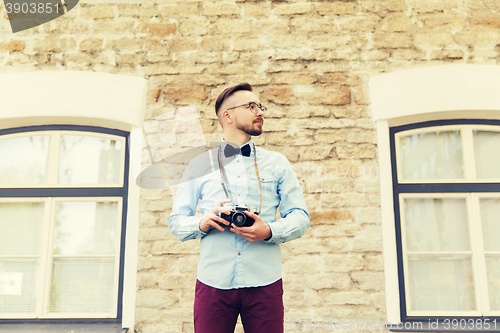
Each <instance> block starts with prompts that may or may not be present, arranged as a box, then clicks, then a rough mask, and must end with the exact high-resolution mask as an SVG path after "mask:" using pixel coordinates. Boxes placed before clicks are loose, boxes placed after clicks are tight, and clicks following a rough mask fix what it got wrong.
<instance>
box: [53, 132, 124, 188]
mask: <svg viewBox="0 0 500 333" xmlns="http://www.w3.org/2000/svg"><path fill="white" fill-rule="evenodd" d="M121 149H122V144H121V141H115V140H111V139H103V138H96V137H90V136H77V135H63V136H62V137H61V151H60V161H59V183H60V184H97V183H99V184H111V183H119V182H120V166H121V160H120V156H121Z"/></svg>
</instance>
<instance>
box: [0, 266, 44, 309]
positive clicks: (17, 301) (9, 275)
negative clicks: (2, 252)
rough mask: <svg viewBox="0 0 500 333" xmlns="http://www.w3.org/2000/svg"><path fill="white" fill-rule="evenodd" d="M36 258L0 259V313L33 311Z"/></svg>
mask: <svg viewBox="0 0 500 333" xmlns="http://www.w3.org/2000/svg"><path fill="white" fill-rule="evenodd" d="M38 278H39V277H38V259H0V313H34V312H35V310H36V294H37V286H36V284H37V281H38Z"/></svg>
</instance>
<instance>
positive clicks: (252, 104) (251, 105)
mask: <svg viewBox="0 0 500 333" xmlns="http://www.w3.org/2000/svg"><path fill="white" fill-rule="evenodd" d="M240 106H247V107H248V108H249V109H250V111H251V112H252V113H257V112H259V110H260V111H262V112H266V111H267V108H266V107H265V106H264V105H262V104H261V105H258V104H257V103H255V102H248V103H245V104H241V105H236V106H233V107H232V108H227V109H226V110H231V109H236V108H239V107H240Z"/></svg>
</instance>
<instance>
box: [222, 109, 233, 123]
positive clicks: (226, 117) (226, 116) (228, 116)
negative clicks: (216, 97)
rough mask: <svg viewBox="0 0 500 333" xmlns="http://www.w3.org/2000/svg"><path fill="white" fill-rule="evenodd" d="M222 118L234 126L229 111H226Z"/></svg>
mask: <svg viewBox="0 0 500 333" xmlns="http://www.w3.org/2000/svg"><path fill="white" fill-rule="evenodd" d="M222 118H223V119H224V121H225V122H227V123H228V124H232V123H233V119H232V118H231V115H230V114H229V112H227V110H225V111H223V112H222Z"/></svg>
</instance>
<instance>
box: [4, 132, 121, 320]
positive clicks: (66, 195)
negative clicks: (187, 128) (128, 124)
mask: <svg viewBox="0 0 500 333" xmlns="http://www.w3.org/2000/svg"><path fill="white" fill-rule="evenodd" d="M127 146H128V132H124V131H119V130H111V129H105V128H100V127H89V126H86V127H84V126H70V125H52V126H38V127H27V128H18V129H10V130H2V131H0V156H1V158H0V318H2V319H14V318H15V319H47V318H58V319H59V318H115V319H120V318H121V308H122V307H121V302H122V291H123V290H122V289H123V287H122V285H123V251H124V239H125V217H126V215H127V214H126V212H127V193H128V162H127V160H128V158H127V156H128V152H127V149H126V147H127Z"/></svg>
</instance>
